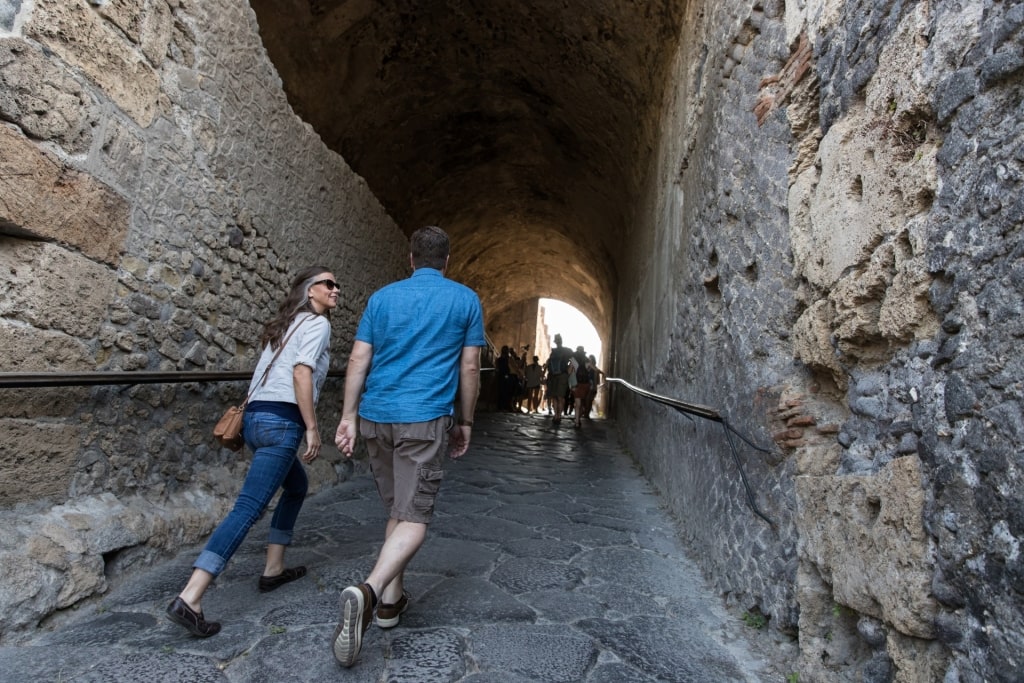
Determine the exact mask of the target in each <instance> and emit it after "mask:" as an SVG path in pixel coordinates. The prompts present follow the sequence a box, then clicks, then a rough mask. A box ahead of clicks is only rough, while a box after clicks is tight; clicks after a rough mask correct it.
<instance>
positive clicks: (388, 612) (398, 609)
mask: <svg viewBox="0 0 1024 683" xmlns="http://www.w3.org/2000/svg"><path fill="white" fill-rule="evenodd" d="M407 609H409V594H408V593H406V592H405V591H403V592H402V597H400V598H399V599H398V602H396V603H395V604H393V605H387V604H385V603H383V602H382V603H380V604H379V605H377V618H376V619H375V622H376V624H377V626H379V627H381V628H393V627H395V626H398V622H399V621H401V619H402V615H403V614H405V610H407Z"/></svg>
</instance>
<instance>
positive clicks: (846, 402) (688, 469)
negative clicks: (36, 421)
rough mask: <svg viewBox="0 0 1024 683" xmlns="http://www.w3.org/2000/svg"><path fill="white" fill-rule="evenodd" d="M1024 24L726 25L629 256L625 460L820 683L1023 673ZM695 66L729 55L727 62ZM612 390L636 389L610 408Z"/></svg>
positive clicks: (740, 8)
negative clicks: (673, 407) (732, 434)
mask: <svg viewBox="0 0 1024 683" xmlns="http://www.w3.org/2000/svg"><path fill="white" fill-rule="evenodd" d="M1022 25H1024V8H1022V6H1021V5H1019V4H1016V5H1012V4H1007V3H1000V2H985V1H979V2H964V3H929V2H921V3H900V2H895V3H894V2H881V1H879V2H872V1H871V0H851V1H849V2H824V1H823V2H806V3H782V2H767V3H763V4H758V5H755V6H754V8H753V10H751V9H750V8H749V7H746V6H744V5H743V4H742V3H727V4H724V5H718V4H714V5H712V4H710V3H708V4H707V6H705V7H703V8H701V11H697V10H696V9H694V11H693V12H692V13H691V16H690V17H689V18H688V24H687V25H686V26H684V27H683V32H682V35H683V36H685V38H684V39H682V40H681V42H680V45H681V47H680V53H679V57H678V59H677V68H676V72H675V75H674V82H675V88H674V90H673V91H672V92H671V93H670V95H669V98H668V99H667V101H666V103H665V109H664V115H663V116H664V119H663V125H662V129H663V130H664V131H665V133H664V136H663V138H662V140H661V143H660V145H659V147H658V150H657V157H656V161H655V163H654V164H652V167H651V172H650V175H649V180H648V183H647V185H646V187H647V190H646V192H647V195H646V198H645V200H644V202H643V205H642V208H641V210H640V211H639V212H638V214H637V216H636V220H635V226H636V227H635V229H634V234H633V235H631V238H630V240H629V242H628V244H629V245H630V246H631V251H630V254H629V256H628V257H627V259H626V260H627V263H628V266H627V267H626V268H624V269H623V271H622V274H621V278H622V281H625V282H634V283H637V284H638V286H637V287H636V288H635V290H634V289H631V288H628V287H623V288H622V290H621V291H620V294H619V301H618V310H619V314H618V319H619V320H620V321H621V324H620V325H619V327H618V329H617V335H616V338H617V343H618V354H617V363H616V367H617V372H618V374H621V375H622V376H623V377H625V378H627V379H631V380H633V381H635V382H637V383H638V384H640V385H642V386H645V387H649V388H651V389H653V390H654V391H657V392H659V393H664V394H668V395H671V396H675V397H678V398H682V399H685V400H691V401H695V402H698V403H702V404H706V405H709V406H713V407H716V408H719V409H721V410H722V411H723V412H724V413H725V414H726V415H727V416H728V417H729V419H730V420H731V422H732V424H734V425H735V426H736V427H738V428H740V429H742V430H743V431H745V432H746V433H747V434H750V435H751V436H752V437H753V438H754V440H755V441H756V442H759V443H762V444H773V446H774V447H773V449H772V453H770V454H765V453H760V452H758V451H756V450H754V449H752V448H750V447H748V446H747V445H745V444H742V443H740V444H739V455H740V461H741V462H742V463H743V464H744V466H745V468H746V473H747V476H748V478H749V480H750V482H751V484H752V487H753V488H754V490H755V491H756V502H757V504H758V505H759V507H761V509H762V510H763V511H765V512H766V513H767V515H768V516H769V517H771V518H772V519H773V520H774V521H775V523H776V526H775V527H774V528H770V527H769V526H768V525H767V524H765V523H764V522H763V521H762V520H761V519H760V518H758V517H755V516H754V515H753V514H752V513H751V510H750V508H749V507H748V506H747V505H746V503H745V498H744V491H743V489H742V487H741V486H740V485H739V483H738V471H737V469H736V466H735V464H734V463H733V462H732V460H731V454H730V451H729V449H728V446H727V442H726V440H725V438H724V436H723V433H722V431H721V429H719V428H718V427H717V426H716V425H714V424H713V423H707V422H701V421H699V420H698V421H693V420H689V419H687V418H685V417H683V416H680V415H678V414H676V413H674V412H672V411H669V410H666V409H662V408H659V407H656V406H652V405H651V404H647V403H641V402H640V401H638V400H636V399H633V398H630V397H628V396H625V395H624V394H623V393H622V392H619V393H618V394H617V405H618V407H619V417H620V419H621V423H622V424H623V426H624V428H625V429H626V431H627V434H628V437H627V438H628V440H629V444H630V447H631V449H632V450H633V451H634V452H635V453H637V455H638V457H639V458H640V459H641V461H642V463H643V465H644V468H645V470H646V471H648V472H649V473H650V475H651V477H652V480H653V481H654V482H655V483H656V484H657V485H658V487H659V488H660V489H661V490H662V492H663V493H664V494H665V496H666V497H667V498H668V500H669V501H670V503H671V505H672V507H673V509H674V510H675V511H676V513H677V514H678V515H679V517H680V520H681V522H682V524H683V526H684V528H685V530H686V533H687V535H688V537H689V540H690V542H691V544H692V546H693V548H694V551H695V552H696V553H697V554H698V556H699V557H700V558H701V562H702V564H703V566H704V568H705V569H706V570H707V572H708V574H709V576H710V577H711V578H712V580H713V581H714V582H715V584H716V585H717V586H718V587H719V588H720V589H721V591H722V592H723V593H724V594H725V595H726V596H727V597H728V598H729V599H730V600H732V601H734V602H735V603H736V604H737V605H738V606H739V607H741V608H742V609H745V610H755V609H756V610H760V611H762V612H764V613H765V614H767V615H769V616H770V624H771V626H772V627H773V628H777V629H779V630H781V631H784V632H790V633H797V634H798V643H799V648H800V662H799V668H800V670H799V674H800V680H801V681H803V680H870V681H884V680H898V681H933V680H942V679H945V680H951V681H974V680H1000V681H1001V680H1007V681H1008V680H1015V679H1014V676H1016V675H1017V674H1015V673H1014V672H1016V671H1019V670H1020V668H1021V666H1022V663H1021V660H1020V652H1021V651H1024V643H1022V641H1021V638H1022V635H1021V634H1022V633H1024V621H1022V617H1021V614H1024V609H1022V607H1024V600H1022V598H1021V585H1022V583H1021V576H1022V573H1021V572H1022V567H1024V564H1022V562H1024V560H1022V559H1021V556H1020V552H1019V547H1020V542H1021V538H1022V536H1024V521H1022V517H1021V509H1022V508H1021V506H1020V502H1019V501H1020V495H1019V494H1020V491H1021V468H1022V465H1024V462H1022V456H1021V453H1020V447H1019V444H1020V442H1021V433H1022V428H1024V421H1022V406H1021V391H1020V388H1021V382H1022V376H1024V372H1022V369H1024V368H1022V366H1021V357H1020V354H1019V352H1018V351H1017V350H1016V349H1017V347H1018V346H1019V343H1020V342H1019V338H1020V336H1021V333H1020V319H1021V317H1020V314H1021V312H1022V311H1021V308H1022V304H1021V301H1022V297H1021V278H1020V277H1019V272H1018V271H1019V270H1020V267H1019V260H1020V251H1021V247H1020V244H1021V234H1020V233H1021V225H1022V220H1024V208H1022V207H1024V200H1022V196H1024V195H1022V193H1021V182H1022V177H1024V176H1022V169H1024V155H1022V150H1024V116H1022V113H1024V112H1022V110H1021V108H1020V102H1021V101H1024V97H1022V95H1024V92H1022V91H1024V57H1022V53H1021V50H1020V45H1021V44H1022V38H1024V36H1022V28H1021V27H1022ZM704 46H724V47H722V48H720V49H710V48H705V47H704ZM616 391H619V390H618V389H617V390H616Z"/></svg>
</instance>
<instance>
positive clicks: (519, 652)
mask: <svg viewBox="0 0 1024 683" xmlns="http://www.w3.org/2000/svg"><path fill="white" fill-rule="evenodd" d="M472 643H473V657H474V659H475V660H476V661H477V663H478V664H479V666H480V668H481V669H483V670H484V671H495V672H498V671H501V672H508V673H511V674H513V675H517V676H523V677H525V678H526V679H528V680H532V681H551V682H552V683H556V682H557V683H560V682H562V681H564V682H566V683H568V682H569V681H580V680H583V679H584V678H585V677H586V672H587V671H588V670H589V669H590V667H591V666H592V665H593V663H594V662H595V661H596V660H597V652H598V651H597V647H596V646H595V644H594V642H593V641H592V640H591V639H590V638H589V637H586V636H585V635H584V634H580V633H575V632H572V631H566V629H564V628H561V627H558V626H542V625H521V624H514V625H488V626H483V627H480V628H478V629H475V630H474V631H473V634H472Z"/></svg>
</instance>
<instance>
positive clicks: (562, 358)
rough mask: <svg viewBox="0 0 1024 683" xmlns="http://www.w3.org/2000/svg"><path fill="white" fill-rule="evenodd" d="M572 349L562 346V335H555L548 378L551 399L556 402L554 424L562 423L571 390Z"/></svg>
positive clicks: (549, 357)
mask: <svg viewBox="0 0 1024 683" xmlns="http://www.w3.org/2000/svg"><path fill="white" fill-rule="evenodd" d="M570 357H572V351H570V350H569V349H567V348H565V347H564V346H562V335H560V334H556V335H555V348H553V349H551V355H550V356H548V362H547V366H548V380H549V382H550V387H551V400H552V401H553V402H554V416H553V417H552V420H551V422H552V424H555V425H557V424H561V422H562V413H563V412H565V395H566V394H567V393H568V392H569V358H570Z"/></svg>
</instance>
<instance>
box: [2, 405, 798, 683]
mask: <svg viewBox="0 0 1024 683" xmlns="http://www.w3.org/2000/svg"><path fill="white" fill-rule="evenodd" d="M268 522H269V515H265V516H264V518H263V519H262V520H261V521H260V522H259V523H258V524H257V526H256V527H255V528H254V529H253V531H252V532H251V533H250V534H249V537H248V538H247V539H246V541H245V543H244V544H243V545H242V547H241V548H240V550H239V552H238V554H237V555H236V556H235V558H234V560H233V561H232V562H231V563H230V564H229V566H228V568H227V570H226V571H225V572H224V573H223V574H222V575H221V576H220V577H219V579H218V580H217V583H216V585H215V586H214V587H212V588H211V589H210V590H209V591H208V592H207V594H206V597H205V599H204V601H203V608H204V610H205V612H206V614H207V615H208V617H209V618H211V619H214V620H219V621H221V622H222V623H223V631H221V633H220V634H218V635H216V636H214V637H212V638H209V639H206V640H201V639H195V638H191V637H189V636H188V635H187V634H186V633H185V632H184V630H183V629H181V628H180V627H178V626H176V625H174V624H172V623H171V622H169V621H168V620H167V619H166V618H165V617H164V614H163V610H164V608H165V607H166V605H167V604H168V602H169V601H170V600H171V598H172V597H173V596H174V595H175V594H176V593H177V591H178V590H179V589H180V588H181V586H182V585H183V582H184V580H185V578H186V577H187V576H188V574H189V571H190V563H191V562H192V561H193V560H194V559H195V556H196V554H197V552H198V550H199V548H198V547H192V548H186V549H183V550H182V551H181V553H180V554H179V555H178V556H177V557H176V558H174V559H173V560H170V561H167V562H164V563H162V564H158V565H155V566H152V567H150V568H148V569H146V570H145V571H144V572H142V573H140V574H138V575H136V576H134V577H132V578H131V579H130V580H128V581H124V582H122V583H121V585H119V586H117V587H116V588H115V589H113V590H112V591H111V592H110V593H108V594H107V595H106V596H104V597H103V599H102V600H101V601H99V602H97V603H95V604H92V605H88V606H84V607H81V608H79V610H77V611H76V612H75V613H74V615H73V617H71V618H68V619H62V620H61V622H62V623H61V625H60V626H59V627H55V628H54V630H48V631H46V630H44V631H40V632H39V633H38V634H37V635H36V636H35V637H34V638H33V639H31V640H30V641H28V642H25V643H23V644H21V645H17V646H11V647H3V648H0V679H2V680H3V681H8V682H13V681H61V682H68V683H70V682H77V681H97V682H98V681H103V682H107V681H147V682H156V681H168V682H170V681H188V682H190V683H192V682H197V681H211V682H213V681H239V682H241V681H244V682H246V683H250V682H260V681H266V682H268V683H270V682H273V683H281V682H285V681H318V682H320V681H365V682H370V681H389V682H395V683H400V682H405V681H407V682H410V683H424V682H428V681H459V682H465V683H470V682H472V683H498V682H501V683H521V682H527V681H585V682H587V683H634V682H635V683H640V682H646V681H702V682H705V681H714V682H720V681H744V682H753V681H762V680H783V679H782V678H779V677H778V674H779V672H778V670H774V671H773V670H771V663H770V662H769V661H768V660H767V659H766V658H765V656H763V653H764V652H765V650H764V649H761V650H758V648H757V647H754V646H752V640H751V639H756V638H762V639H763V638H764V637H765V634H763V633H761V632H757V631H754V630H753V629H750V628H748V627H745V626H744V624H743V622H742V621H741V620H740V619H739V618H738V617H737V616H736V615H735V614H731V613H730V612H729V611H728V610H727V609H726V608H725V607H724V606H723V604H722V602H721V600H720V598H718V597H717V596H715V595H713V594H712V592H711V591H710V590H709V589H708V587H707V584H706V582H705V581H704V579H703V578H702V577H701V575H700V572H699V571H698V569H697V568H696V565H695V564H694V563H693V562H692V561H691V560H690V559H688V558H687V557H686V555H685V553H684V552H683V549H682V546H681V545H680V543H679V541H678V532H677V528H676V523H675V521H674V520H673V519H672V518H671V517H670V516H669V515H667V514H666V512H665V511H664V510H663V509H662V507H661V506H660V505H659V500H658V497H657V495H656V494H655V493H654V492H653V490H652V489H651V487H650V486H648V484H647V483H646V482H645V480H644V479H643V477H642V476H641V475H640V474H639V472H638V471H637V469H636V468H635V467H634V466H633V464H632V462H631V460H630V459H629V457H628V456H627V455H626V454H625V453H624V452H623V450H622V448H621V447H620V446H619V445H618V443H617V439H616V434H615V428H614V424H613V423H610V422H604V421H593V422H586V423H584V425H583V427H582V428H581V429H578V430H577V429H574V428H573V426H572V422H571V421H563V423H562V425H561V426H560V427H558V428H556V427H554V426H552V425H551V422H550V419H548V418H546V417H542V416H538V415H533V416H530V415H511V414H501V415H499V414H489V415H478V419H477V427H476V429H475V430H474V434H473V443H472V445H471V448H470V451H469V453H467V455H466V456H464V457H463V458H462V459H461V460H458V461H448V463H447V469H446V474H445V480H444V483H443V485H442V489H441V494H440V496H439V499H438V503H437V512H436V514H435V518H434V522H433V523H432V524H431V527H430V531H429V533H428V535H427V541H426V543H425V544H424V546H423V548H422V549H421V550H420V552H419V554H418V555H417V556H416V557H415V558H414V560H413V562H412V564H411V565H410V567H409V570H408V573H407V580H406V583H407V588H408V589H409V591H410V592H411V594H412V598H413V602H412V605H411V607H410V609H409V611H408V612H406V613H405V615H404V616H403V617H402V621H401V624H400V625H399V626H398V627H396V628H393V629H390V630H387V631H384V630H381V629H380V628H378V627H376V626H371V627H370V630H369V631H367V633H366V637H365V638H364V642H363V649H362V653H361V654H360V657H359V660H358V661H357V662H356V664H355V666H353V667H352V668H350V669H343V668H341V667H339V666H338V665H337V663H336V662H335V661H334V659H333V657H332V655H331V651H330V646H329V641H330V638H331V634H332V632H333V629H334V626H335V624H336V623H337V619H338V596H339V593H340V592H341V590H342V589H343V588H344V587H345V586H347V585H349V584H352V583H356V582H358V581H361V580H362V579H363V578H364V577H365V575H366V574H368V573H369V571H370V568H371V566H372V563H373V560H374V557H375V554H376V551H377V548H378V544H379V542H380V538H381V536H382V533H383V527H384V523H385V519H384V516H383V513H382V510H381V505H380V502H379V500H378V499H377V493H376V490H375V488H374V486H373V483H372V481H371V479H370V477H369V475H366V474H360V475H357V476H355V477H353V479H352V480H350V481H348V482H345V483H343V484H341V485H339V486H337V487H335V488H333V489H331V490H328V491H324V492H321V493H319V494H317V495H315V496H312V497H310V498H309V499H308V500H307V502H306V505H305V507H304V508H303V511H302V514H301V515H300V517H299V523H298V526H297V530H296V538H295V540H294V544H293V546H292V548H291V549H290V550H289V553H288V561H289V565H296V564H305V565H307V566H308V567H309V575H308V576H306V577H305V578H303V579H300V580H298V581H295V582H293V583H290V584H287V585H286V586H283V587H281V588H279V589H278V590H276V591H274V592H272V593H266V594H261V593H259V592H258V591H257V589H256V579H257V577H258V576H259V574H260V572H261V571H262V568H263V541H262V539H264V538H265V537H266V531H267V524H268ZM758 651H760V652H761V653H762V654H761V655H759V654H757V652H758ZM769 672H770V674H771V675H769Z"/></svg>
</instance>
